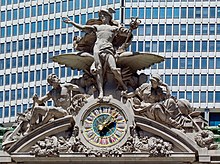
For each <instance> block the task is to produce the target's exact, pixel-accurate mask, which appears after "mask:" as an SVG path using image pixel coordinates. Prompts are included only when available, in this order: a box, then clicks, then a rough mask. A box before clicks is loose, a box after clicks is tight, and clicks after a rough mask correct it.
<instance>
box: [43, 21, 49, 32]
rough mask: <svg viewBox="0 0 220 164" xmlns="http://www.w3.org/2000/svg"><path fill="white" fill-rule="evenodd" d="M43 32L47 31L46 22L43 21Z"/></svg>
mask: <svg viewBox="0 0 220 164" xmlns="http://www.w3.org/2000/svg"><path fill="white" fill-rule="evenodd" d="M43 30H44V31H47V30H48V20H44V21H43Z"/></svg>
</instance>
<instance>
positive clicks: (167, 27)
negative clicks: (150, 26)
mask: <svg viewBox="0 0 220 164" xmlns="http://www.w3.org/2000/svg"><path fill="white" fill-rule="evenodd" d="M171 34H172V25H171V24H167V25H166V35H171Z"/></svg>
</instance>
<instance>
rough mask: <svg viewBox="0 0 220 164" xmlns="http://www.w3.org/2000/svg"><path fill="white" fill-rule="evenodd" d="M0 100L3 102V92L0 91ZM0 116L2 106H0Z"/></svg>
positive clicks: (0, 114) (0, 116) (0, 115)
mask: <svg viewBox="0 0 220 164" xmlns="http://www.w3.org/2000/svg"><path fill="white" fill-rule="evenodd" d="M0 102H3V92H2V91H0ZM0 118H2V108H0Z"/></svg>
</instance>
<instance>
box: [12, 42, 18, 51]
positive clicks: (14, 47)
mask: <svg viewBox="0 0 220 164" xmlns="http://www.w3.org/2000/svg"><path fill="white" fill-rule="evenodd" d="M16 51H17V41H13V42H12V52H16Z"/></svg>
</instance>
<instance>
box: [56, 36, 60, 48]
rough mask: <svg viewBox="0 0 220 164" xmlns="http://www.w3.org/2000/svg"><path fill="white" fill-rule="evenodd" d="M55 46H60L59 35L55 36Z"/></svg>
mask: <svg viewBox="0 0 220 164" xmlns="http://www.w3.org/2000/svg"><path fill="white" fill-rule="evenodd" d="M55 45H56V46H58V45H60V35H59V34H58V35H55Z"/></svg>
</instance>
